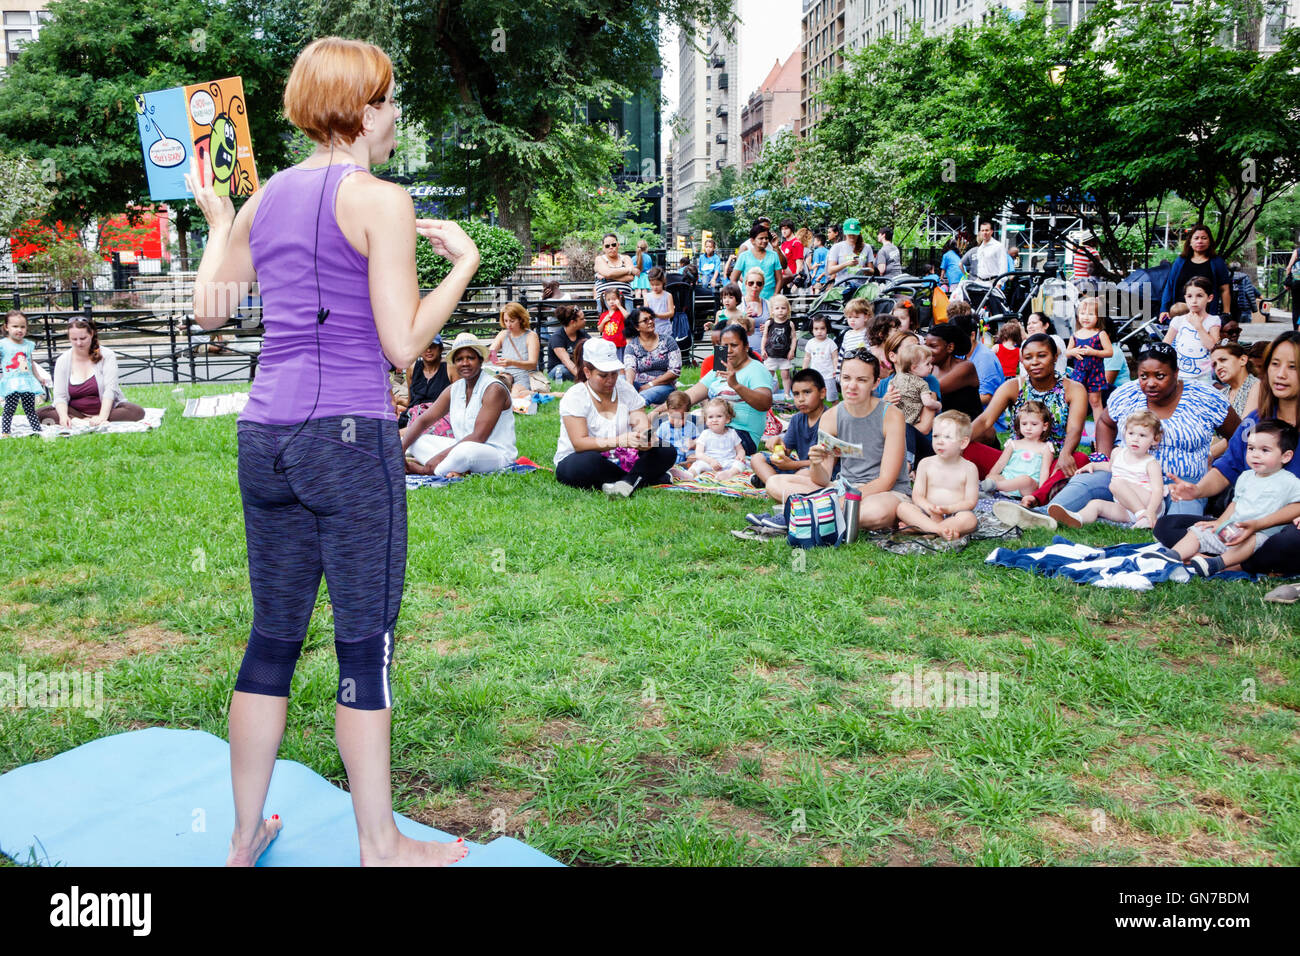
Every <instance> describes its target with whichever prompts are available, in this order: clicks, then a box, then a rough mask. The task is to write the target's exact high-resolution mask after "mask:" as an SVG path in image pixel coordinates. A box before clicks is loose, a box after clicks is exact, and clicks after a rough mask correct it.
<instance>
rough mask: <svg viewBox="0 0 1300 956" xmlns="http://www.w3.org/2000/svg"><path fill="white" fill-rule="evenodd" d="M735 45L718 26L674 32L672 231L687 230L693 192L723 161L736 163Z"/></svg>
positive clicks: (736, 62) (738, 107) (686, 231)
mask: <svg viewBox="0 0 1300 956" xmlns="http://www.w3.org/2000/svg"><path fill="white" fill-rule="evenodd" d="M738 66H739V49H738V47H737V44H736V41H735V38H734V35H733V36H732V37H728V36H727V33H726V31H725V30H724V29H723V28H722V27H710V28H708V29H696V30H681V31H680V32H679V33H678V37H677V73H678V95H677V119H676V128H675V142H676V147H675V148H674V150H673V175H674V187H673V220H672V228H673V231H674V232H677V233H681V234H683V235H685V234H688V233H689V232H690V231H691V229H690V224H689V222H688V221H687V217H688V216H689V215H690V211H691V208H692V207H693V206H694V204H695V194H696V192H697V191H698V190H699V189H700V188H701V187H702V186H703V185H704V184H705V183H706V182H707V181H708V179H709V176H710V175H711V174H713V173H714V172H716V171H717V170H719V169H722V168H723V167H724V166H736V167H739V165H740V105H739V94H738V92H737V88H736V82H735V81H736V80H737V79H738V77H739V72H738V69H737V68H738Z"/></svg>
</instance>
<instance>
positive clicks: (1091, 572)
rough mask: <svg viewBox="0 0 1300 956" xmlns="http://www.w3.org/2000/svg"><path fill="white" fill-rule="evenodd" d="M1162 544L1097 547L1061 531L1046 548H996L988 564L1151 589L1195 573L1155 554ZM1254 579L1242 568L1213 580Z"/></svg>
mask: <svg viewBox="0 0 1300 956" xmlns="http://www.w3.org/2000/svg"><path fill="white" fill-rule="evenodd" d="M1159 548H1160V545H1159V544H1158V543H1156V542H1150V543H1147V544H1114V545H1111V546H1110V547H1106V548H1094V547H1090V546H1088V545H1086V544H1075V543H1074V542H1073V541H1071V540H1070V539H1069V538H1063V537H1061V536H1060V535H1059V534H1058V535H1056V537H1054V538H1053V539H1052V543H1051V544H1050V545H1048V546H1047V547H1045V548H1021V549H1020V550H1018V551H1015V550H1011V549H1009V548H994V549H993V550H992V551H991V552H989V556H988V557H987V558H985V559H984V560H985V562H986V563H987V564H993V565H998V566H1000V567H1004V568H1019V569H1020V570H1022V571H1033V572H1035V573H1037V574H1046V575H1048V576H1049V577H1064V578H1068V579H1069V580H1071V581H1074V582H1075V583H1076V584H1091V585H1094V586H1095V587H1099V588H1128V589H1130V590H1133V591H1148V590H1150V589H1151V588H1152V587H1153V586H1155V585H1156V584H1159V583H1160V582H1161V581H1174V582H1175V583H1178V584H1184V583H1186V582H1187V581H1190V580H1191V579H1192V577H1193V575H1192V572H1191V571H1190V570H1188V569H1187V568H1186V567H1185V566H1183V565H1181V564H1174V563H1173V562H1172V561H1168V560H1166V559H1165V558H1162V557H1159V556H1158V555H1156V553H1155V552H1156V551H1157V550H1158V549H1159ZM1243 579H1247V580H1249V579H1251V575H1249V574H1246V573H1245V572H1242V571H1223V572H1220V573H1219V574H1216V575H1214V576H1213V580H1218V581H1232V580H1243Z"/></svg>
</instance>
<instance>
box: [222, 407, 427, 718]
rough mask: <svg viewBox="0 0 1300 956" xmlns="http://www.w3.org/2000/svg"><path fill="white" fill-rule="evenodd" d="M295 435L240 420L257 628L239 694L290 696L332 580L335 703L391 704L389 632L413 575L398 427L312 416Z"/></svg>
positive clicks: (242, 479) (293, 429)
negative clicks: (319, 599) (323, 588)
mask: <svg viewBox="0 0 1300 956" xmlns="http://www.w3.org/2000/svg"><path fill="white" fill-rule="evenodd" d="M298 428H299V425H296V424H295V425H265V424H259V423H256V422H248V421H241V422H240V423H239V425H238V429H237V430H238V435H239V491H240V494H241V496H242V498H243V504H244V530H245V536H246V538H247V541H248V577H249V583H250V585H251V586H252V592H253V625H252V633H251V635H250V637H249V645H248V649H247V650H246V651H245V654H244V661H243V664H242V665H241V667H240V673H239V680H238V682H237V683H236V685H235V689H236V690H240V691H245V692H248V693H261V694H269V695H271V696H287V695H288V688H289V678H290V677H291V676H292V673H293V665H294V664H295V663H296V662H297V658H298V654H299V652H300V651H301V649H302V642H303V640H304V638H305V637H306V635H307V623H308V621H309V620H310V618H311V613H312V609H313V608H314V607H315V604H316V594H317V591H318V589H319V588H320V580H321V575H322V574H324V576H325V583H326V585H327V586H328V588H329V595H330V603H331V604H332V605H333V609H334V640H335V650H336V652H337V654H338V657H339V677H340V690H339V703H341V704H344V705H345V706H352V707H356V708H357V709H361V710H376V709H382V708H384V707H389V706H391V705H392V696H391V691H390V688H389V682H388V665H389V663H390V662H391V660H392V645H393V641H392V631H393V628H394V626H395V625H396V623H397V615H398V612H399V610H400V609H401V604H402V584H403V582H404V580H405V578H406V481H405V477H404V472H405V466H404V463H403V457H402V443H401V438H400V437H399V435H398V432H397V424H396V422H391V421H384V420H380V419H375V418H362V417H359V416H331V417H327V418H318V419H312V420H311V421H309V422H308V423H307V424H306V425H305V426H302V430H301V432H300V433H298V434H297V435H296V436H295V434H294V433H295V432H296V431H297V430H298ZM281 452H283V454H281V455H280V461H279V466H278V468H277V467H276V462H275V459H276V455H277V454H280V453H281ZM349 681H350V682H351V683H348V682H349Z"/></svg>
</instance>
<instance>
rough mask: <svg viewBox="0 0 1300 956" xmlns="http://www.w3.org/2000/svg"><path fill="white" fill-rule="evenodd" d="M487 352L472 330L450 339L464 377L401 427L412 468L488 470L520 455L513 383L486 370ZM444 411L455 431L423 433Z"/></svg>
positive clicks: (441, 473) (452, 472)
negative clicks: (486, 373) (505, 381)
mask: <svg viewBox="0 0 1300 956" xmlns="http://www.w3.org/2000/svg"><path fill="white" fill-rule="evenodd" d="M486 358H487V346H486V345H484V344H483V343H482V342H480V341H479V340H478V339H477V338H475V337H474V335H473V334H472V333H469V332H465V333H462V334H461V335H458V336H457V337H456V341H455V342H453V343H452V344H451V361H452V364H453V365H455V366H456V370H457V372H459V373H460V378H458V379H457V380H456V381H455V382H453V383H452V385H451V387H450V388H447V389H444V390H443V392H442V394H441V395H439V396H438V398H437V399H436V400H435V401H434V403H433V404H432V405H431V406H430V407H429V409H428V410H427V411H425V412H423V413H422V414H421V415H420V416H419V417H418V418H416V419H415V420H414V421H412V422H411V424H410V425H408V426H407V427H406V428H405V429H404V430H403V431H402V450H403V451H404V452H406V454H407V459H406V470H407V472H408V473H409V474H413V475H437V476H438V477H440V478H443V477H452V478H454V477H458V476H460V475H466V474H484V473H486V472H489V471H500V470H501V469H502V468H505V467H506V466H507V465H509V464H510V463H511V462H513V461H514V460H515V458H516V457H518V454H519V452H518V450H517V449H516V448H515V413H514V411H513V409H512V408H511V401H510V389H509V388H507V387H506V385H505V384H504V383H503V382H502V381H501V380H500V379H498V378H497V377H496V376H495V375H484V374H483V362H484V360H485V359H486ZM443 416H448V417H449V418H450V420H451V437H443V436H438V435H426V434H424V433H425V431H427V430H428V429H429V428H432V427H433V425H434V424H435V423H436V422H438V421H439V420H440V419H441V418H442V417H443ZM412 459H414V461H412Z"/></svg>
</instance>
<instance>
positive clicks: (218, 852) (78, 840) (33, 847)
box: [0, 727, 562, 866]
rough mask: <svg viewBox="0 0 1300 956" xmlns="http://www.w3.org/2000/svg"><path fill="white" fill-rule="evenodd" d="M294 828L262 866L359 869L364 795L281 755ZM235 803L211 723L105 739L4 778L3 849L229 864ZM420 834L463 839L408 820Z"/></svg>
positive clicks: (225, 748)
mask: <svg viewBox="0 0 1300 956" xmlns="http://www.w3.org/2000/svg"><path fill="white" fill-rule="evenodd" d="M273 813H278V814H279V815H280V819H282V820H283V821H284V829H283V830H281V831H280V835H279V836H278V837H277V838H276V839H275V841H274V842H273V843H272V844H271V846H270V849H268V850H267V851H266V852H265V853H263V854H262V858H261V859H260V860H259V861H258V865H259V866H356V865H357V864H358V862H359V859H360V849H359V847H358V845H357V829H356V822H355V820H354V818H353V816H352V798H351V797H350V796H349V795H348V794H347V793H345V792H344V791H342V790H340V789H339V788H338V787H336V786H334V785H333V784H332V783H330V782H329V781H328V780H326V779H325V778H324V777H322V776H320V774H318V773H316V772H315V771H313V770H310V769H308V768H307V767H305V766H303V765H302V764H300V763H295V762H294V761H291V760H277V761H276V762H275V772H274V774H273V775H272V776H271V789H270V792H269V793H268V794H267V801H266V814H267V816H270V815H271V814H273ZM234 824H235V808H234V804H233V803H232V800H231V795H230V746H229V745H228V744H227V743H226V741H224V740H222V739H221V738H220V737H214V736H212V734H208V733H204V732H203V731H201V730H172V729H169V728H165V727H151V728H149V729H147V730H133V731H131V732H129V733H125V734H117V735H115V736H112V737H103V738H101V739H99V740H95V741H92V742H91V743H88V744H83V745H82V746H80V747H77V748H76V749H75V750H69V751H67V752H66V753H61V754H59V755H58V756H57V757H51V758H50V759H49V760H43V761H41V762H40V763H34V764H28V765H27V766H25V767H19V768H18V769H16V770H11V771H9V773H7V774H5V775H4V776H0V851H3V852H4V853H6V854H7V855H8V856H10V857H13V858H14V859H16V860H18V861H19V862H22V863H25V862H27V861H28V860H29V859H31V858H32V857H34V858H35V859H36V860H38V861H39V862H40V863H43V864H46V865H55V864H60V865H66V866H220V865H222V864H223V863H225V861H226V852H227V849H228V846H229V843H230V833H231V830H232V829H233V828H234ZM397 829H398V830H400V831H401V832H402V833H404V834H406V835H407V836H409V837H413V838H415V839H418V840H451V839H454V837H451V836H449V835H448V834H446V833H443V832H442V831H441V830H435V829H434V828H433V827H428V826H425V825H424V824H422V823H416V822H415V821H414V820H408V819H407V818H406V817H402V816H398V817H397ZM468 846H469V856H467V857H465V859H463V860H461V861H460V862H459V863H457V864H455V865H456V866H561V865H562V864H560V863H558V862H556V861H555V860H552V859H551V858H550V857H548V856H547V855H546V854H544V853H541V852H539V851H537V850H534V849H533V848H532V847H530V846H527V845H526V844H523V843H520V842H519V841H518V840H515V839H512V838H511V837H499V838H497V839H496V840H493V841H492V842H491V843H487V844H476V843H469V844H468Z"/></svg>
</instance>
